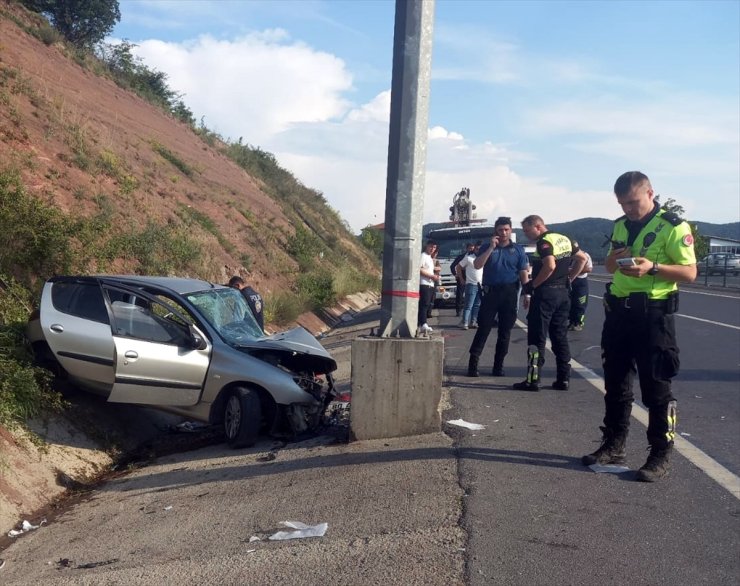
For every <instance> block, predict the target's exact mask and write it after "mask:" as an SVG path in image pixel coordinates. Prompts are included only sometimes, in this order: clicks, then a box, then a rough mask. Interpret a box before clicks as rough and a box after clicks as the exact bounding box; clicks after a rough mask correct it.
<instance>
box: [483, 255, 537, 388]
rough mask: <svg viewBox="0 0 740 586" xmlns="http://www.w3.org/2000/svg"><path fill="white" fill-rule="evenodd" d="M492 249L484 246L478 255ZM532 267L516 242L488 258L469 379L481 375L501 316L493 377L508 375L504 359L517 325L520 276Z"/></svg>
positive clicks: (484, 266)
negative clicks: (485, 353)
mask: <svg viewBox="0 0 740 586" xmlns="http://www.w3.org/2000/svg"><path fill="white" fill-rule="evenodd" d="M490 246H491V244H490V243H487V244H484V245H482V246H481V247H480V250H479V251H478V256H481V255H483V254H484V253H485V252H486V251H487V250H488V249H489V248H490ZM528 264H529V260H528V259H527V255H526V253H525V252H524V248H522V247H521V246H520V245H518V244H516V243H514V242H510V243H509V245H508V246H497V247H496V248H495V249H494V250H493V252H491V255H490V256H489V257H488V258H487V259H486V262H485V264H484V265H483V279H482V281H481V295H482V299H481V305H480V310H479V311H478V330H477V331H476V332H475V337H474V338H473V343H472V344H471V346H470V351H469V352H470V362H469V363H468V376H478V358H479V357H480V355H481V353H482V352H483V348H484V347H485V345H486V341H487V340H488V336H489V334H490V333H491V329H492V328H493V322H494V320H495V319H496V316H497V315H498V337H497V339H496V353H495V355H494V358H493V370H492V374H493V375H494V376H503V375H504V373H503V368H504V358H505V357H506V354H507V353H508V352H509V340H510V339H511V330H512V328H513V327H514V323H516V311H517V299H518V293H519V273H520V272H521V271H524V270H526V269H527V266H528Z"/></svg>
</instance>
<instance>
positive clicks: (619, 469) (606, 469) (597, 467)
mask: <svg viewBox="0 0 740 586" xmlns="http://www.w3.org/2000/svg"><path fill="white" fill-rule="evenodd" d="M589 468H591V470H593V471H594V472H596V473H597V474H622V473H623V472H629V471H630V469H629V467H628V466H617V465H616V464H591V465H590V466H589Z"/></svg>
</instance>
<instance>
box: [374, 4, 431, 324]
mask: <svg viewBox="0 0 740 586" xmlns="http://www.w3.org/2000/svg"><path fill="white" fill-rule="evenodd" d="M434 2H435V0H396V21H395V30H394V35H393V79H392V83H391V118H390V131H389V140H388V179H387V183H386V194H385V238H384V241H383V281H382V283H383V290H382V297H381V304H380V309H381V317H380V330H379V335H380V336H381V337H386V338H387V337H391V336H393V337H402V338H411V337H413V336H414V333H415V332H416V325H417V323H416V322H417V314H418V306H419V264H420V260H421V237H422V233H421V230H422V210H423V208H424V177H425V172H426V148H427V132H428V125H429V86H430V78H431V69H432V28H433V24H434Z"/></svg>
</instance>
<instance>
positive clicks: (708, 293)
mask: <svg viewBox="0 0 740 586" xmlns="http://www.w3.org/2000/svg"><path fill="white" fill-rule="evenodd" d="M599 276H601V277H602V278H601V279H599V278H589V280H590V281H594V282H596V283H610V282H611V279H608V278H607V279H605V278H603V277H604V275H599ZM589 277H590V276H589ZM694 285H701V283H696V282H695V283H694ZM684 293H686V294H688V295H706V296H707V297H721V298H723V299H740V296H738V295H726V294H724V293H714V292H711V291H697V290H696V289H688V288H681V294H682V295H683V294H684ZM593 297H595V295H594V296H593Z"/></svg>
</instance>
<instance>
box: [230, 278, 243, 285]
mask: <svg viewBox="0 0 740 586" xmlns="http://www.w3.org/2000/svg"><path fill="white" fill-rule="evenodd" d="M237 285H244V279H242V278H241V277H240V276H238V275H234V276H233V277H231V278H230V279H229V287H236V286H237Z"/></svg>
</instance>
